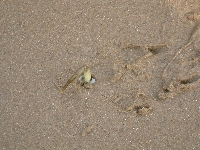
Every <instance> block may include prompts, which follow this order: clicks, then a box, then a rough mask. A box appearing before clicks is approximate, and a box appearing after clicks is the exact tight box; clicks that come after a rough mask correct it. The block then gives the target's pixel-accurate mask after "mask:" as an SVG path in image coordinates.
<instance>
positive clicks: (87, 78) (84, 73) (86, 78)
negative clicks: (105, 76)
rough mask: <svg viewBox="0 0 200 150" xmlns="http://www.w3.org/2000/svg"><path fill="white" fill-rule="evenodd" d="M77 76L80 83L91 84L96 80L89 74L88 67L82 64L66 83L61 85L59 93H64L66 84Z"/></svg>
mask: <svg viewBox="0 0 200 150" xmlns="http://www.w3.org/2000/svg"><path fill="white" fill-rule="evenodd" d="M77 78H79V82H80V83H81V85H84V84H87V83H90V84H93V83H94V82H96V80H95V78H94V77H93V76H92V74H91V71H90V67H88V66H83V67H81V68H79V69H78V70H77V71H76V72H75V74H74V75H73V76H72V77H71V78H70V79H69V80H68V81H67V83H66V84H65V85H64V86H63V88H62V91H61V93H64V91H65V89H66V88H67V86H68V85H69V84H70V83H71V82H73V81H74V80H75V79H77Z"/></svg>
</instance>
